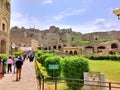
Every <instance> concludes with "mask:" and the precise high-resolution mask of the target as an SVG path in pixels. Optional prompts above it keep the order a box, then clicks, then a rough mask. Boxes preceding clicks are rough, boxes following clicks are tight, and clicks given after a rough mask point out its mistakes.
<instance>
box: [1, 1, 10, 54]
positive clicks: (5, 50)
mask: <svg viewBox="0 0 120 90" xmlns="http://www.w3.org/2000/svg"><path fill="white" fill-rule="evenodd" d="M9 33H10V0H0V54H9V46H10V44H9V36H10V35H9Z"/></svg>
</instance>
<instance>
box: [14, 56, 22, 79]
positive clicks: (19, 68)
mask: <svg viewBox="0 0 120 90" xmlns="http://www.w3.org/2000/svg"><path fill="white" fill-rule="evenodd" d="M15 65H16V81H18V80H20V79H21V71H22V65H23V61H22V58H21V57H18V60H17V61H16V63H15Z"/></svg>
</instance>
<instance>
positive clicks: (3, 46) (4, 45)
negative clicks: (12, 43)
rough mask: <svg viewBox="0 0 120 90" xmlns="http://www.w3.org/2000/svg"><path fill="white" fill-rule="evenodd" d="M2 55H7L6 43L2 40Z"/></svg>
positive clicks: (0, 46)
mask: <svg viewBox="0 0 120 90" xmlns="http://www.w3.org/2000/svg"><path fill="white" fill-rule="evenodd" d="M0 53H6V42H5V40H1V45H0Z"/></svg>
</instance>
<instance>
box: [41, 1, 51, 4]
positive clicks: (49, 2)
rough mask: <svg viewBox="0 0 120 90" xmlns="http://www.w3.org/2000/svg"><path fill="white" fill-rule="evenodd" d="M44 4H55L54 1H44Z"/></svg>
mask: <svg viewBox="0 0 120 90" xmlns="http://www.w3.org/2000/svg"><path fill="white" fill-rule="evenodd" d="M42 3H43V4H51V3H53V0H43V2H42Z"/></svg>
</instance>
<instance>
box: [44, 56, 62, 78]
mask: <svg viewBox="0 0 120 90" xmlns="http://www.w3.org/2000/svg"><path fill="white" fill-rule="evenodd" d="M61 59H62V58H61V57H60V56H53V57H48V58H47V59H46V60H45V68H46V70H47V72H48V75H49V76H51V77H58V76H60V73H61V66H60V60H61ZM49 65H58V69H56V70H52V69H49Z"/></svg>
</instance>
